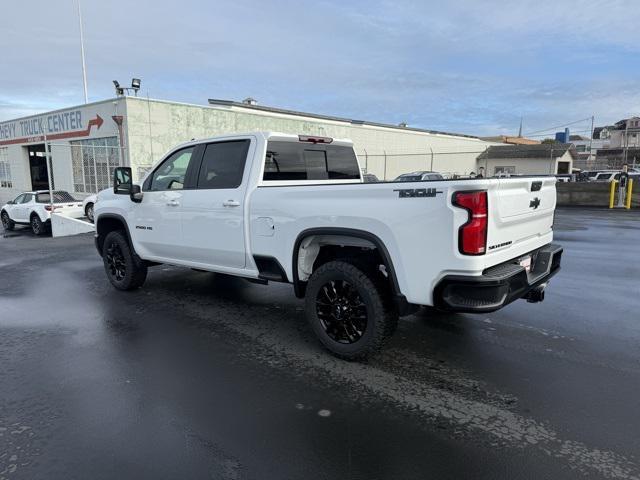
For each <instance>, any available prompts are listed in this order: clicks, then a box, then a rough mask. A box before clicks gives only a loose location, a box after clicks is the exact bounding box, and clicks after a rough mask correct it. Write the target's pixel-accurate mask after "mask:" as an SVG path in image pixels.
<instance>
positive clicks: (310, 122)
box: [0, 96, 491, 203]
mask: <svg viewBox="0 0 640 480" xmlns="http://www.w3.org/2000/svg"><path fill="white" fill-rule="evenodd" d="M258 130H268V131H277V132H284V133H293V134H306V135H322V136H328V137H333V138H349V139H351V140H353V142H354V146H355V149H356V153H357V154H358V157H359V160H360V163H361V167H362V169H363V170H364V171H365V172H367V173H372V174H374V175H376V176H377V177H378V178H379V179H381V180H382V179H387V180H390V179H393V178H395V177H396V176H397V175H399V174H401V173H407V172H411V171H415V170H433V171H438V172H441V173H444V174H447V175H468V174H469V173H471V172H475V171H476V170H477V160H476V159H477V157H478V155H479V154H480V153H482V152H483V151H484V150H485V149H486V148H487V147H488V146H489V145H491V144H490V143H487V142H484V141H482V140H480V139H479V138H477V137H473V136H469V135H461V134H451V133H444V132H437V131H431V130H424V129H418V128H412V127H410V126H405V125H399V126H398V125H386V124H380V123H374V122H368V121H361V120H351V119H346V118H338V117H331V116H326V115H316V114H311V113H303V112H296V111H291V110H283V109H279V108H271V107H265V106H262V105H258V104H256V103H255V101H253V100H251V99H247V100H245V101H243V102H234V101H228V100H213V99H212V100H209V103H208V104H207V105H192V104H185V103H178V102H170V101H163V100H149V99H146V98H145V99H143V98H138V97H132V96H121V97H116V98H113V99H109V100H104V101H100V102H94V103H88V104H84V105H80V106H75V107H70V108H65V109H61V110H56V111H52V112H47V113H43V114H40V115H34V116H30V117H24V118H18V119H15V120H9V121H4V122H0V202H2V203H4V202H5V201H7V200H9V199H11V198H14V197H15V196H17V195H18V194H19V193H20V192H23V191H26V190H35V189H47V188H48V171H47V162H46V160H45V158H46V150H47V148H46V147H45V142H46V143H47V144H48V147H49V149H50V163H49V165H50V172H51V174H52V178H53V184H54V188H55V189H57V190H67V191H69V192H71V193H73V194H76V195H77V196H78V197H82V196H84V195H87V194H90V193H95V192H97V191H99V190H101V189H103V188H106V187H108V186H109V185H110V183H111V174H112V172H113V169H114V168H115V167H116V166H131V167H132V168H133V171H134V175H136V176H138V177H140V176H141V175H143V174H144V172H146V171H147V170H148V169H149V168H150V167H151V166H152V165H153V164H154V163H155V162H156V161H158V160H159V159H160V158H161V157H162V156H163V155H164V154H165V152H167V151H168V150H169V149H170V148H172V147H174V146H175V145H177V144H179V143H181V142H185V141H189V140H192V139H194V138H195V139H198V138H206V137H213V136H216V135H221V134H227V133H238V132H250V131H258Z"/></svg>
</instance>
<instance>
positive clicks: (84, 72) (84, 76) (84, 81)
mask: <svg viewBox="0 0 640 480" xmlns="http://www.w3.org/2000/svg"><path fill="white" fill-rule="evenodd" d="M76 3H77V4H78V22H79V23H80V56H81V57H82V85H83V87H84V103H89V95H88V92H87V67H86V65H85V62H84V34H83V32H82V10H81V9H80V0H77V1H76Z"/></svg>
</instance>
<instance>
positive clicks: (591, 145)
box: [589, 115, 593, 168]
mask: <svg viewBox="0 0 640 480" xmlns="http://www.w3.org/2000/svg"><path fill="white" fill-rule="evenodd" d="M592 148H593V115H591V135H590V136H589V160H591V155H593V150H592ZM589 168H591V167H589Z"/></svg>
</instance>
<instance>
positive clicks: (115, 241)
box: [102, 230, 147, 290]
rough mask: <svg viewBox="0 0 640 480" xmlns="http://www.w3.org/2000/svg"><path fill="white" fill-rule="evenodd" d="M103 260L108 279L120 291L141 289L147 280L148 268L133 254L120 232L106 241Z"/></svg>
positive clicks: (125, 238) (111, 235)
mask: <svg viewBox="0 0 640 480" xmlns="http://www.w3.org/2000/svg"><path fill="white" fill-rule="evenodd" d="M102 260H103V263H104V270H105V272H106V274H107V278H108V279H109V281H110V282H111V285H113V286H114V287H116V288H117V289H118V290H134V289H136V288H140V287H141V286H142V285H143V284H144V281H145V280H146V278H147V266H146V265H145V264H144V262H143V261H142V260H140V259H139V258H138V257H137V255H135V254H134V253H133V249H132V248H131V246H130V245H129V242H128V241H127V237H126V236H125V235H124V233H123V232H122V231H120V230H117V231H114V232H110V233H109V234H108V235H107V237H106V238H105V239H104V245H103V247H102Z"/></svg>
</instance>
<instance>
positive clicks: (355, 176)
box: [263, 141, 360, 181]
mask: <svg viewBox="0 0 640 480" xmlns="http://www.w3.org/2000/svg"><path fill="white" fill-rule="evenodd" d="M359 179H360V171H359V170H358V160H357V159H356V155H355V153H354V151H353V148H351V147H345V146H340V145H310V144H308V143H298V142H286V141H271V142H269V143H268V144H267V154H266V158H265V165H264V176H263V180H266V181H269V180H271V181H283V180H359Z"/></svg>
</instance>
